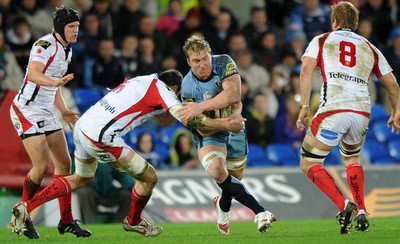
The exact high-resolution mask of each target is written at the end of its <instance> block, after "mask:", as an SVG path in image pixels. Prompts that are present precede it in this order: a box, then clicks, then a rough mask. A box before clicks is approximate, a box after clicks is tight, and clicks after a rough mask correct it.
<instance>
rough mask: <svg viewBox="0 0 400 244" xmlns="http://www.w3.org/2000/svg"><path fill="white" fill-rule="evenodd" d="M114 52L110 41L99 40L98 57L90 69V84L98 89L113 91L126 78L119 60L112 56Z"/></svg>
mask: <svg viewBox="0 0 400 244" xmlns="http://www.w3.org/2000/svg"><path fill="white" fill-rule="evenodd" d="M114 51H115V47H114V41H113V40H112V39H108V38H105V39H102V40H100V42H99V50H98V56H97V57H96V58H95V60H94V63H93V67H92V82H93V84H94V85H97V86H100V89H104V88H110V89H113V88H115V87H117V86H118V85H119V84H120V83H121V82H123V81H124V78H125V76H126V74H124V72H123V69H122V62H121V59H120V58H118V57H116V56H114Z"/></svg>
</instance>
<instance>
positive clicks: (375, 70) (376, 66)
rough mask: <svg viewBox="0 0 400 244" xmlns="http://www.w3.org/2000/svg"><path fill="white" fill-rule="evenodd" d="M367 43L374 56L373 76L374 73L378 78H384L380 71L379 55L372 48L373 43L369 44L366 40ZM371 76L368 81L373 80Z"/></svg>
mask: <svg viewBox="0 0 400 244" xmlns="http://www.w3.org/2000/svg"><path fill="white" fill-rule="evenodd" d="M365 42H366V43H367V44H368V46H369V48H371V50H372V53H373V54H374V66H373V67H372V71H371V74H372V72H373V73H374V74H375V75H376V77H377V78H380V77H381V76H382V72H381V70H380V69H379V55H378V53H377V52H376V51H375V49H374V48H373V47H372V46H371V43H369V42H368V41H367V40H365ZM371 74H369V77H368V80H369V78H371Z"/></svg>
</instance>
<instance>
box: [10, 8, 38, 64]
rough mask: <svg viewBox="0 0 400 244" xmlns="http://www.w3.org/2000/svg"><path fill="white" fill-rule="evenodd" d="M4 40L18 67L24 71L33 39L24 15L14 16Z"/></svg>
mask: <svg viewBox="0 0 400 244" xmlns="http://www.w3.org/2000/svg"><path fill="white" fill-rule="evenodd" d="M6 42H7V44H8V45H9V46H10V48H11V50H12V52H13V53H14V55H15V58H16V59H17V62H18V65H19V67H20V68H21V70H23V71H24V72H25V69H26V67H27V65H28V62H29V54H30V51H31V48H32V45H33V43H34V42H35V39H34V38H33V36H32V33H31V30H30V26H29V23H28V21H27V20H26V18H25V17H24V16H21V15H17V16H16V17H14V19H13V21H12V26H11V28H10V29H8V30H7V33H6Z"/></svg>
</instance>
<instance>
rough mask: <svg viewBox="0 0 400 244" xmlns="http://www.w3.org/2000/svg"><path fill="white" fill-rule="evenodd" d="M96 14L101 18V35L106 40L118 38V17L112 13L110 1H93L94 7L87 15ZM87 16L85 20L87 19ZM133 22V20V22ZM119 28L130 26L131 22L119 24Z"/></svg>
mask: <svg viewBox="0 0 400 244" xmlns="http://www.w3.org/2000/svg"><path fill="white" fill-rule="evenodd" d="M88 13H92V14H93V13H94V14H96V15H97V16H98V17H99V20H100V26H99V28H100V33H101V35H102V36H103V37H106V38H114V37H116V32H117V20H116V16H115V15H114V13H113V12H112V9H111V6H110V0H93V5H92V7H91V8H90V9H89V10H88V12H86V13H85V15H86V14H88ZM85 15H84V16H83V18H85ZM131 21H132V20H131ZM118 23H119V25H118V26H126V25H128V24H129V21H126V22H118Z"/></svg>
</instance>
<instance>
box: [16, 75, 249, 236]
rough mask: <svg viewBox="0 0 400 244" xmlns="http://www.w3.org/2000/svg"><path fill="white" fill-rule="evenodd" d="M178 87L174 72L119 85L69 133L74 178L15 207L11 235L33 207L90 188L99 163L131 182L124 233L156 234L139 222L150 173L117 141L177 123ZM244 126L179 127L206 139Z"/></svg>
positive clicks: (193, 123)
mask: <svg viewBox="0 0 400 244" xmlns="http://www.w3.org/2000/svg"><path fill="white" fill-rule="evenodd" d="M181 81H182V75H181V74H180V73H179V72H178V71H176V70H167V71H164V72H163V73H161V74H160V75H159V76H157V75H156V74H152V75H147V76H138V77H135V78H133V79H130V80H126V81H125V82H123V83H121V84H120V85H119V86H118V87H116V88H115V89H113V90H112V91H111V92H109V93H108V94H107V95H106V96H104V97H103V98H102V99H101V100H100V101H98V102H97V103H96V104H95V105H93V106H92V107H91V108H90V109H89V110H88V111H87V112H85V113H84V114H83V115H82V117H81V118H80V119H79V120H78V122H77V123H76V124H75V128H74V143H75V146H76V149H75V165H76V171H75V174H74V175H72V176H68V177H65V178H60V179H56V180H54V181H53V182H52V183H51V184H50V185H49V186H47V187H46V188H45V189H43V191H41V192H39V193H38V194H37V195H35V196H34V197H33V198H32V200H29V201H22V202H19V203H17V204H16V205H15V206H14V208H13V216H12V221H11V222H12V228H13V230H14V232H16V233H21V232H22V231H23V230H22V228H23V223H24V221H25V218H29V213H30V212H31V211H32V210H33V209H35V208H36V207H38V206H40V205H41V204H43V203H45V202H47V201H50V200H52V199H54V198H56V197H59V196H62V195H65V194H68V193H70V192H71V191H72V190H75V189H79V188H81V187H84V186H86V185H88V184H90V182H92V180H93V177H94V175H95V172H96V168H97V164H98V162H99V161H100V162H101V163H107V164H109V165H111V166H113V167H115V168H116V169H118V170H120V171H121V172H125V173H127V174H128V175H130V176H132V177H133V178H135V180H136V183H135V185H134V187H133V189H132V195H131V197H132V203H131V207H130V211H129V213H128V216H127V217H126V218H125V219H124V221H123V228H124V229H125V231H132V232H137V233H139V234H141V235H143V236H157V235H159V234H161V233H162V228H161V227H160V226H154V225H151V224H149V223H148V222H147V221H146V220H145V219H144V218H142V216H141V214H142V211H143V209H144V207H145V206H146V204H147V202H148V201H149V199H150V196H151V193H152V190H153V188H154V186H155V184H156V183H157V175H156V172H155V169H154V168H153V167H152V166H151V164H149V163H148V162H146V161H145V160H144V159H143V158H142V157H141V156H139V154H137V153H135V152H134V151H133V150H132V149H131V148H130V147H129V146H128V145H127V144H126V143H125V142H124V140H123V139H122V136H124V135H125V134H126V133H128V132H129V131H131V130H133V129H134V128H135V127H136V126H138V125H140V124H142V123H144V122H145V121H146V120H148V119H150V118H152V119H154V120H155V121H156V122H157V123H159V124H160V125H161V126H167V125H170V124H172V123H174V122H175V119H178V120H180V119H179V114H178V112H177V110H178V109H179V108H181V107H182V106H183V105H182V104H181V102H180V101H179V100H178V98H177V96H176V93H178V92H179V90H180V85H181ZM244 121H245V119H243V118H229V117H228V118H221V119H210V118H207V117H206V116H204V115H201V116H197V117H194V118H193V119H191V120H189V121H183V123H184V124H185V125H186V126H188V127H191V128H195V129H199V130H201V131H204V132H205V133H207V131H215V130H227V131H232V132H240V131H242V130H243V129H244ZM110 184H112V183H111V182H110Z"/></svg>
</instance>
